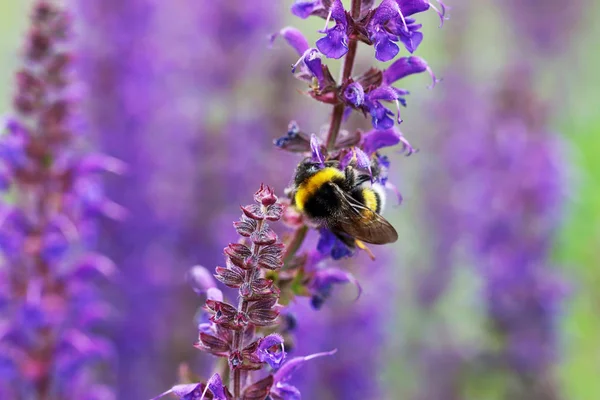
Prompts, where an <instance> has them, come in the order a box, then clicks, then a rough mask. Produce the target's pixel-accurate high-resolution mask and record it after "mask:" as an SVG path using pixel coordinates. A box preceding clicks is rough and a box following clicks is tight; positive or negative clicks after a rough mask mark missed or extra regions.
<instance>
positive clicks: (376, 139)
mask: <svg viewBox="0 0 600 400" xmlns="http://www.w3.org/2000/svg"><path fill="white" fill-rule="evenodd" d="M398 143H402V151H403V152H405V153H406V155H407V156H409V155H411V154H413V153H414V152H415V149H414V148H413V147H412V146H411V145H410V143H408V140H406V138H405V137H404V136H403V135H402V132H400V131H399V130H397V129H396V128H391V129H385V130H377V129H374V130H372V131H369V132H367V133H365V134H363V137H362V142H361V148H362V149H363V150H364V152H365V153H366V154H368V155H369V156H372V155H373V154H375V153H376V152H377V151H378V150H379V149H382V148H384V147H390V146H395V145H397V144H398ZM386 167H389V165H387V166H386Z"/></svg>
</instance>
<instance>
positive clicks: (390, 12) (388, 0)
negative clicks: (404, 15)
mask: <svg viewBox="0 0 600 400" xmlns="http://www.w3.org/2000/svg"><path fill="white" fill-rule="evenodd" d="M399 13H400V9H399V8H398V4H397V3H396V2H395V1H394V0H383V1H382V2H381V4H380V5H379V7H377V8H376V9H375V12H374V13H373V17H372V18H371V22H370V25H371V26H372V27H375V26H382V25H385V23H387V22H388V21H389V20H390V19H393V18H396V17H398V16H399Z"/></svg>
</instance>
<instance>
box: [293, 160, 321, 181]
mask: <svg viewBox="0 0 600 400" xmlns="http://www.w3.org/2000/svg"><path fill="white" fill-rule="evenodd" d="M322 168H323V167H322V166H321V163H318V162H313V161H312V159H311V158H305V159H304V160H302V162H300V164H298V166H297V167H296V175H295V176H294V183H295V184H296V186H300V185H301V184H302V182H304V181H306V180H307V179H308V178H310V177H311V176H313V175H314V174H316V173H317V172H319V171H320V170H321V169H322Z"/></svg>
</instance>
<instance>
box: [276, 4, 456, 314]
mask: <svg viewBox="0 0 600 400" xmlns="http://www.w3.org/2000/svg"><path fill="white" fill-rule="evenodd" d="M429 9H435V10H437V11H438V14H439V15H440V18H441V20H442V22H443V20H444V19H445V11H446V9H445V7H444V5H443V4H441V3H440V9H439V10H438V9H437V8H435V7H434V6H433V5H432V4H431V3H430V2H428V1H422V0H417V1H413V0H410V1H408V0H383V1H381V2H380V3H379V4H378V5H375V2H374V1H360V0H355V1H352V6H351V9H350V10H345V9H344V7H343V5H342V2H341V1H340V0H316V1H306V0H299V1H296V2H295V4H294V5H293V6H292V13H293V14H294V15H296V16H298V17H300V18H303V19H304V18H308V17H309V16H316V17H320V18H323V19H324V20H325V21H326V22H325V29H324V30H322V31H320V32H321V33H323V34H324V36H323V37H322V38H321V39H319V40H317V42H316V45H315V46H316V47H311V46H310V44H309V42H308V40H307V39H306V38H305V37H304V35H303V34H302V33H301V32H300V31H299V30H297V29H295V28H293V27H286V28H284V29H282V30H281V31H279V32H278V33H277V34H274V35H272V36H271V42H274V41H275V40H276V39H277V38H278V37H281V38H283V39H284V40H285V41H286V42H287V43H288V44H289V45H290V46H291V47H292V48H293V49H294V50H295V51H296V52H297V53H298V55H299V56H300V58H299V59H298V61H297V62H296V63H295V64H294V65H293V66H292V72H293V73H294V75H295V77H296V78H298V79H300V80H302V81H304V82H306V83H307V84H308V91H307V93H306V94H307V95H308V96H310V97H312V98H313V99H315V100H317V101H319V102H322V103H325V104H329V105H332V106H333V112H332V115H331V121H330V122H329V124H328V125H327V126H326V128H325V129H323V130H322V131H321V132H318V133H316V134H310V133H307V132H304V131H302V130H301V129H300V127H299V126H298V124H297V123H295V122H293V121H292V122H291V123H290V124H289V126H288V131H287V133H286V135H284V136H283V137H281V138H279V139H277V140H275V142H274V143H275V145H276V146H277V147H279V148H280V149H282V150H285V151H288V152H292V153H299V154H302V155H304V156H305V157H312V159H313V161H314V162H315V163H320V164H321V165H324V163H325V162H326V161H337V162H338V163H337V165H338V166H339V168H340V169H341V170H343V169H344V168H345V167H346V166H348V165H350V166H352V167H353V168H355V169H358V170H361V171H364V172H365V173H368V174H369V176H370V178H371V183H372V184H373V185H380V186H382V187H383V188H385V189H389V190H391V191H393V192H394V193H395V194H396V195H397V197H398V199H399V201H401V196H400V194H399V192H398V190H397V189H396V187H395V186H394V185H393V184H392V183H391V182H390V181H389V180H388V172H389V170H390V160H389V158H388V157H387V156H386V155H384V154H382V152H381V150H382V149H384V148H387V147H392V146H397V145H400V146H401V147H402V152H403V153H405V154H406V155H410V154H412V153H414V152H415V151H416V150H415V149H414V148H413V147H412V146H411V145H410V144H409V142H408V141H407V140H406V139H405V137H404V136H403V134H402V133H401V132H400V131H399V130H398V127H397V126H398V124H400V123H401V122H402V120H401V117H400V106H406V96H407V95H408V94H409V93H408V91H407V90H404V89H401V88H398V87H396V86H395V85H396V83H397V82H398V81H399V80H401V79H403V78H405V77H408V76H410V75H414V74H418V73H422V72H428V73H429V74H430V75H431V77H432V79H433V84H432V87H433V86H434V85H435V83H436V82H437V79H436V78H435V76H434V75H433V73H432V71H431V69H430V67H429V66H428V65H427V63H426V62H425V61H424V60H423V59H422V58H420V57H417V56H413V55H409V56H407V57H400V58H397V59H396V60H395V61H393V62H392V63H391V64H390V65H389V67H388V68H386V69H379V68H376V67H371V68H369V69H367V70H366V71H364V72H363V73H361V74H359V75H354V74H353V72H352V70H353V66H354V60H355V57H356V52H357V44H358V42H362V43H365V44H367V45H369V46H373V47H374V50H375V59H377V60H378V61H391V60H394V59H395V58H396V56H397V55H398V54H399V53H400V47H399V46H398V43H402V45H403V46H404V48H405V49H406V51H407V52H408V53H413V52H414V51H415V50H416V49H417V48H418V46H419V44H420V43H421V41H422V39H423V34H422V33H421V32H420V28H421V25H420V24H418V23H417V22H416V20H415V19H414V18H412V17H413V16H415V15H416V14H418V13H420V12H424V11H426V10H429ZM331 21H334V22H335V25H334V26H333V27H330V26H329V25H330V22H331ZM324 58H343V59H344V63H343V67H342V77H341V80H340V81H336V79H334V78H333V76H332V74H331V72H330V70H329V67H328V66H327V65H326V64H325V63H324ZM390 104H391V105H395V111H392V109H391V108H390V106H389V105H390ZM353 111H357V112H359V113H360V114H362V115H363V116H365V117H367V118H370V120H371V124H372V126H373V129H372V130H370V131H368V132H362V131H360V130H354V131H349V130H344V129H341V125H342V123H343V121H344V120H345V119H346V118H347V117H348V116H349V115H350V113H352V112H353ZM292 193H293V190H292V191H290V194H292ZM284 221H285V222H286V223H287V224H288V225H289V226H291V227H293V228H295V229H296V235H295V236H294V239H293V240H292V243H293V245H292V246H291V247H292V249H293V251H290V254H289V257H287V259H286V263H287V264H289V265H288V267H290V268H286V269H287V271H286V272H287V274H286V275H284V276H283V277H282V279H283V282H285V279H286V278H289V280H290V281H291V282H293V283H291V284H290V286H291V287H293V288H294V289H293V292H294V293H295V294H301V295H309V296H311V297H312V302H313V305H314V306H315V307H316V308H318V307H320V306H321V305H322V303H323V300H324V299H325V298H327V297H328V296H329V293H330V291H331V287H332V285H333V284H336V283H343V282H355V280H354V278H353V277H352V275H351V274H349V273H348V272H346V271H343V270H337V269H327V268H325V264H326V261H327V259H328V258H332V259H334V260H338V259H341V258H345V257H348V256H351V255H353V254H354V253H355V249H354V248H350V247H349V246H348V245H347V244H345V243H343V242H342V241H341V240H340V239H339V238H338V237H337V236H336V235H334V234H333V233H332V232H331V231H329V230H328V229H327V228H325V227H322V226H321V227H318V232H319V236H320V238H319V241H318V243H317V245H316V250H314V251H309V252H308V253H306V254H303V255H300V256H297V257H294V255H295V252H296V251H297V250H298V249H299V248H300V247H301V246H300V244H301V243H302V241H303V240H304V236H305V235H306V231H307V224H308V223H309V221H305V220H304V218H303V215H301V214H300V213H298V212H297V211H296V210H295V209H294V207H293V204H291V202H290V204H289V206H288V207H287V208H286V211H285V213H284ZM357 247H358V248H359V249H362V250H365V251H367V252H368V253H369V255H371V256H372V254H371V252H370V250H369V249H368V248H366V246H364V245H358V246H357ZM294 269H296V271H297V273H296V274H294V273H292V271H293V270H294ZM288 275H289V276H288ZM297 282H302V284H300V285H297ZM355 283H356V282H355Z"/></svg>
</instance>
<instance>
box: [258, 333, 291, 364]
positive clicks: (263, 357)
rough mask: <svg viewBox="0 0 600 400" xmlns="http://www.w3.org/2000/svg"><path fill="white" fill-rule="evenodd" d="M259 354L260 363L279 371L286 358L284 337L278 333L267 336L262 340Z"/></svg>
mask: <svg viewBox="0 0 600 400" xmlns="http://www.w3.org/2000/svg"><path fill="white" fill-rule="evenodd" d="M257 352H258V356H259V358H260V361H262V362H266V363H268V364H269V365H270V366H271V368H273V369H279V367H281V364H282V363H283V361H284V360H285V356H286V352H285V349H284V348H283V337H282V336H281V335H278V334H276V333H273V334H271V335H268V336H265V337H264V338H262V339H260V341H259V345H258V350H257Z"/></svg>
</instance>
